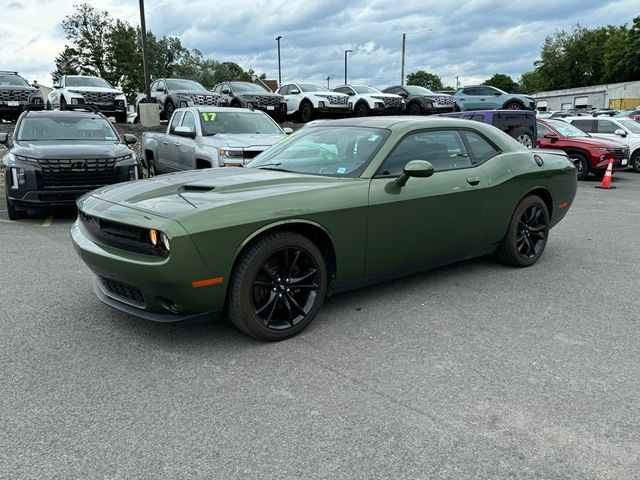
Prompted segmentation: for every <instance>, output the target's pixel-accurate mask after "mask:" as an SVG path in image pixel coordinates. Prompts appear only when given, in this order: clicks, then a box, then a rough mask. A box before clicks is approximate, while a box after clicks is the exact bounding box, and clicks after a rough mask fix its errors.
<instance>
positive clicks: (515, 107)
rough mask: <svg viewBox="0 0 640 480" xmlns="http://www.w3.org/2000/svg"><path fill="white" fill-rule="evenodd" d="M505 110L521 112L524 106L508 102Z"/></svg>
mask: <svg viewBox="0 0 640 480" xmlns="http://www.w3.org/2000/svg"><path fill="white" fill-rule="evenodd" d="M504 108H505V110H523V109H524V105H522V104H521V103H519V102H509V103H507V104H505V106H504Z"/></svg>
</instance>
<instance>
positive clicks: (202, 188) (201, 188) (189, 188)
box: [178, 184, 216, 193]
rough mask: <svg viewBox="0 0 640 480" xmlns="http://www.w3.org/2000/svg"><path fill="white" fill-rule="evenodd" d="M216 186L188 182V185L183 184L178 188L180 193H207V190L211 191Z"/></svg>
mask: <svg viewBox="0 0 640 480" xmlns="http://www.w3.org/2000/svg"><path fill="white" fill-rule="evenodd" d="M215 188H216V187H214V186H213V185H198V184H192V185H189V184H187V185H182V186H181V187H180V188H179V189H178V192H179V193H206V192H210V191H211V190H213V189H215Z"/></svg>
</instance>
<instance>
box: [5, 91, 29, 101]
mask: <svg viewBox="0 0 640 480" xmlns="http://www.w3.org/2000/svg"><path fill="white" fill-rule="evenodd" d="M0 101H3V102H12V101H13V102H28V101H29V91H28V90H0Z"/></svg>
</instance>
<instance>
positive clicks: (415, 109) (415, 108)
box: [407, 103, 422, 115]
mask: <svg viewBox="0 0 640 480" xmlns="http://www.w3.org/2000/svg"><path fill="white" fill-rule="evenodd" d="M407 113H408V114H409V115H422V107H421V106H420V104H419V103H412V104H411V105H409V108H408V109H407Z"/></svg>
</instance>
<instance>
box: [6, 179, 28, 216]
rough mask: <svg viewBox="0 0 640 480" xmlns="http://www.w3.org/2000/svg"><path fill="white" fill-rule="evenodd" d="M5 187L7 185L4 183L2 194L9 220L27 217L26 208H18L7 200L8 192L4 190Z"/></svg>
mask: <svg viewBox="0 0 640 480" xmlns="http://www.w3.org/2000/svg"><path fill="white" fill-rule="evenodd" d="M6 188H7V186H6V185H5V192H4V196H5V200H6V203H7V216H8V217H9V220H22V219H23V218H27V212H26V210H18V209H17V208H16V207H15V206H14V205H13V203H12V202H11V200H9V194H8V193H7V191H6Z"/></svg>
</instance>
